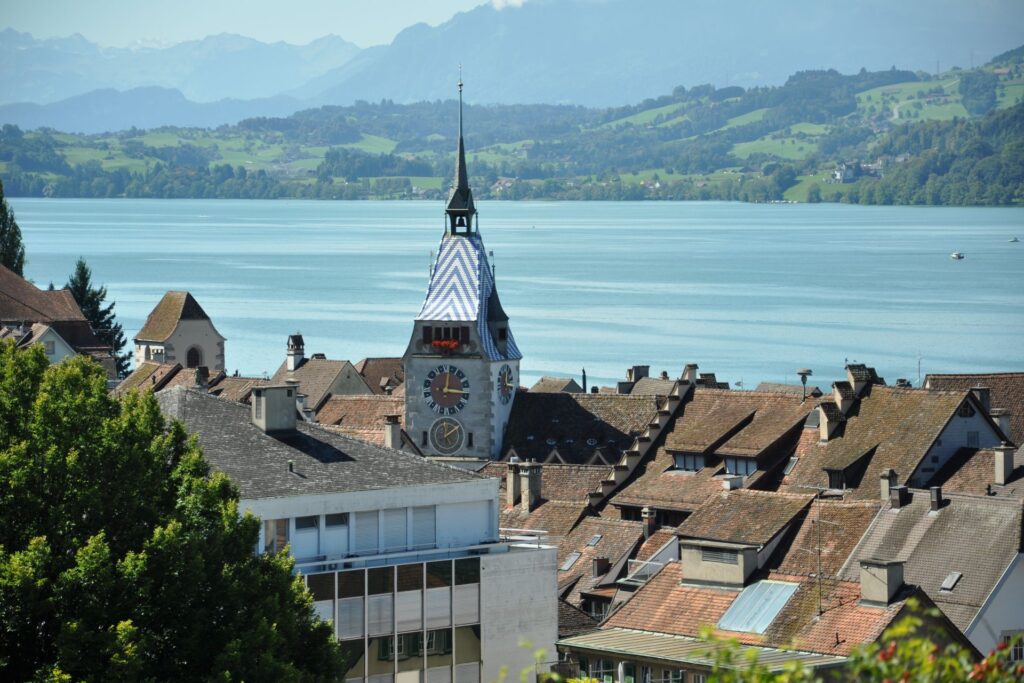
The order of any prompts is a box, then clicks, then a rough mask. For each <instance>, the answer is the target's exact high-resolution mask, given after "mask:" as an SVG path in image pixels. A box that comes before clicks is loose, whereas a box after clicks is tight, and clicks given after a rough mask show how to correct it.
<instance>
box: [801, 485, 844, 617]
mask: <svg viewBox="0 0 1024 683" xmlns="http://www.w3.org/2000/svg"><path fill="white" fill-rule="evenodd" d="M798 488H802V489H812V490H814V491H815V494H814V495H815V499H816V502H817V503H818V505H817V510H816V511H815V516H814V530H815V532H816V534H815V536H816V537H817V546H818V547H817V549H816V550H814V551H811V550H809V549H806V548H798V550H803V551H805V552H814V553H815V554H816V555H817V557H818V571H817V573H816V576H815V581H816V583H817V584H818V616H819V617H820V616H821V615H822V614H824V613H825V609H824V607H823V606H822V596H821V525H822V524H828V525H830V526H834V527H839V526H841V525H840V524H836V523H834V522H826V521H824V520H823V519H822V518H821V508H822V507H823V506H822V495H823V494H824V493H825V491H828V490H829V489H828V487H826V486H809V485H801V486H799V487H798Z"/></svg>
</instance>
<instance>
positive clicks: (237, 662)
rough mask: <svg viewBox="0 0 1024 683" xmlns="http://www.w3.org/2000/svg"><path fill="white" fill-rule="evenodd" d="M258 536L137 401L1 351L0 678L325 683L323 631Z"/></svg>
mask: <svg viewBox="0 0 1024 683" xmlns="http://www.w3.org/2000/svg"><path fill="white" fill-rule="evenodd" d="M258 526H259V522H258V520H257V519H255V518H254V517H252V516H251V515H248V514H247V515H239V510H238V493H237V491H236V489H235V488H234V486H233V485H232V484H231V482H229V481H228V480H227V478H226V477H224V476H223V475H221V474H211V472H210V469H209V467H208V465H207V464H206V462H205V460H204V459H203V456H202V453H201V452H200V451H199V449H198V447H197V446H196V443H195V441H194V440H193V439H190V438H189V437H188V436H187V435H186V434H185V432H184V430H183V428H182V427H181V425H180V424H178V423H172V424H167V423H166V422H165V420H164V419H163V417H162V415H161V413H160V411H159V409H158V406H157V404H156V401H155V400H154V399H153V398H152V396H149V395H134V394H133V395H131V396H129V397H127V398H126V399H124V400H123V401H118V400H116V399H113V398H111V397H110V396H109V395H108V394H107V391H106V377H105V374H104V372H103V370H102V369H101V368H100V367H99V366H97V365H96V364H94V363H92V362H91V361H89V360H88V359H86V358H83V357H75V358H71V359H67V360H65V361H64V362H62V363H59V364H56V365H49V364H48V363H47V360H46V357H45V355H44V354H43V352H42V347H40V346H38V345H37V346H33V347H30V348H29V349H26V350H18V349H16V348H15V347H14V346H13V344H10V343H4V344H2V345H0V679H3V680H10V681H20V680H68V681H70V680H75V681H108V680H109V681H118V680H132V681H135V680H151V681H157V680H182V681H184V680H193V681H213V680H216V681H235V680H248V681H277V680H285V681H318V680H334V679H335V678H336V677H337V676H338V675H339V674H338V672H339V668H340V666H339V665H340V662H339V655H338V649H337V645H336V643H335V642H334V640H333V638H332V634H331V629H330V627H329V626H328V625H327V624H325V623H323V622H320V621H318V620H317V619H316V617H315V616H314V614H313V611H312V602H311V598H310V597H309V595H308V593H306V591H305V589H304V588H303V586H302V582H301V578H297V577H295V576H293V575H292V571H291V570H292V561H291V560H290V559H289V557H288V556H286V555H279V556H266V555H264V556H257V555H255V553H254V549H255V546H256V542H257V538H258Z"/></svg>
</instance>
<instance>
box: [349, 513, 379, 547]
mask: <svg viewBox="0 0 1024 683" xmlns="http://www.w3.org/2000/svg"><path fill="white" fill-rule="evenodd" d="M354 516H355V522H356V530H355V541H356V543H355V549H356V552H357V553H375V552H377V511H376V510H373V511H372V512H357V513H356V514H355V515H354Z"/></svg>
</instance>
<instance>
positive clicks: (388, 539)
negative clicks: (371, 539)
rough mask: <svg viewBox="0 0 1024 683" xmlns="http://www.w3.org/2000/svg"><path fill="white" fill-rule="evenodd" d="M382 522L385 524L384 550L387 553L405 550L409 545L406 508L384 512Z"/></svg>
mask: <svg viewBox="0 0 1024 683" xmlns="http://www.w3.org/2000/svg"><path fill="white" fill-rule="evenodd" d="M381 521H382V522H383V524H384V548H383V550H384V551H385V552H391V551H395V550H405V548H406V545H407V541H406V512H405V508H397V509H393V510H383V511H382V512H381Z"/></svg>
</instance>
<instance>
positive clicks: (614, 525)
mask: <svg viewBox="0 0 1024 683" xmlns="http://www.w3.org/2000/svg"><path fill="white" fill-rule="evenodd" d="M643 537H644V531H643V525H642V524H641V523H640V522H627V521H625V520H621V519H608V518H607V517H584V518H583V520H581V521H580V523H579V525H578V526H577V527H576V528H575V529H573V530H572V532H571V533H569V535H568V536H566V537H565V538H564V539H562V541H561V543H559V544H558V567H559V570H558V585H559V586H567V585H569V584H572V583H574V582H575V583H576V585H575V586H574V587H573V590H572V592H571V593H570V594H569V596H567V599H568V600H569V602H571V603H573V604H577V605H578V604H579V601H580V595H579V594H580V592H581V591H587V590H591V589H593V588H595V587H597V586H598V585H599V584H600V582H601V580H602V579H604V574H602V575H601V576H597V577H595V576H593V567H592V565H593V560H594V559H596V558H601V557H603V558H605V559H607V560H609V561H610V563H611V565H615V564H616V563H618V562H619V561H620V560H622V559H623V558H627V557H629V556H630V555H632V554H633V551H634V550H636V548H637V547H638V546H639V545H640V542H641V541H642V540H643ZM595 539H596V542H595V543H594V544H593V545H591V542H592V541H595ZM571 553H579V558H578V559H577V560H576V562H574V563H573V565H572V566H571V567H570V568H569V569H567V570H565V571H562V569H561V567H562V563H563V562H565V561H566V558H568V557H569V555H570V554H571Z"/></svg>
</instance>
